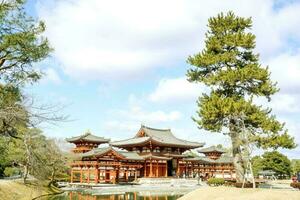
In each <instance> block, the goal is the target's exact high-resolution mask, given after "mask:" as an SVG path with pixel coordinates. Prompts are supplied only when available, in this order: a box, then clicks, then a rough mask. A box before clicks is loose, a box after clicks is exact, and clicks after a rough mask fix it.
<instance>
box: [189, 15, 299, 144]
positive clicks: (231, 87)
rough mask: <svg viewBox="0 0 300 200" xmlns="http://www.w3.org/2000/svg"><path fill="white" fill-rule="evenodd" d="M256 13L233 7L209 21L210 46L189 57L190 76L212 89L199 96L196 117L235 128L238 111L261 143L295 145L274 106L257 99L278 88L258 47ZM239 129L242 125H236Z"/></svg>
mask: <svg viewBox="0 0 300 200" xmlns="http://www.w3.org/2000/svg"><path fill="white" fill-rule="evenodd" d="M251 27H252V20H251V18H243V17H238V16H236V15H235V14H234V13H232V12H229V13H228V14H226V15H224V14H223V13H221V14H219V15H218V16H217V17H212V18H210V19H209V21H208V28H209V30H208V31H207V33H206V40H205V48H204V49H203V51H201V52H200V53H197V54H195V55H193V56H190V57H189V58H188V63H189V64H191V65H192V66H193V67H192V68H191V69H189V70H188V73H187V76H188V80H189V81H191V82H198V83H204V84H205V85H206V86H208V87H209V88H210V93H209V94H203V95H202V96H201V97H200V98H199V99H198V108H199V110H198V111H197V114H198V117H197V118H193V119H194V121H195V122H196V123H197V124H198V126H199V128H200V129H205V130H209V131H212V132H221V131H224V130H229V135H230V134H231V133H232V131H233V128H232V127H233V125H234V123H235V122H234V121H233V120H232V119H233V118H234V117H237V118H239V119H241V120H243V121H244V124H245V127H246V129H247V130H248V131H250V133H251V135H252V137H251V138H249V139H250V140H251V141H252V142H253V143H255V144H256V145H257V146H258V147H261V148H264V149H267V148H275V149H277V148H278V147H283V148H289V149H291V148H294V147H295V146H296V144H295V143H294V139H293V138H292V137H291V136H290V135H288V132H287V130H286V129H285V128H284V123H280V122H279V121H278V120H277V119H276V117H275V116H274V115H272V114H271V109H269V108H263V107H261V106H257V105H255V104H254V103H253V98H255V97H265V98H267V99H268V100H271V98H270V97H271V95H273V94H275V93H276V92H278V91H279V89H278V88H277V87H276V83H274V82H272V81H271V80H270V72H269V70H268V67H264V66H262V65H261V64H260V63H259V55H258V54H256V53H254V52H253V50H254V48H255V35H254V34H252V33H251V32H250V29H251ZM235 131H237V132H240V131H241V130H236V129H235Z"/></svg>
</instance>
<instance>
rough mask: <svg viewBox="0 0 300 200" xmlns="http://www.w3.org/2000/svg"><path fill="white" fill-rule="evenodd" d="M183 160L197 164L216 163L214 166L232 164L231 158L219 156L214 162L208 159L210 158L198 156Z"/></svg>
mask: <svg viewBox="0 0 300 200" xmlns="http://www.w3.org/2000/svg"><path fill="white" fill-rule="evenodd" d="M183 160H186V161H192V162H199V163H216V164H222V163H233V158H232V157H229V156H221V157H220V158H218V159H216V160H214V159H210V158H208V157H204V156H199V157H194V158H184V159H183Z"/></svg>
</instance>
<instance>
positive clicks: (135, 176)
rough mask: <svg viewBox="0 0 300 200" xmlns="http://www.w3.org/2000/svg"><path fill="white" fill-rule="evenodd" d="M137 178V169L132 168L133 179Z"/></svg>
mask: <svg viewBox="0 0 300 200" xmlns="http://www.w3.org/2000/svg"><path fill="white" fill-rule="evenodd" d="M136 180H137V169H135V170H134V181H136Z"/></svg>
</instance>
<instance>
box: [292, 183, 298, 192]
mask: <svg viewBox="0 0 300 200" xmlns="http://www.w3.org/2000/svg"><path fill="white" fill-rule="evenodd" d="M291 187H293V188H298V189H299V190H300V183H291Z"/></svg>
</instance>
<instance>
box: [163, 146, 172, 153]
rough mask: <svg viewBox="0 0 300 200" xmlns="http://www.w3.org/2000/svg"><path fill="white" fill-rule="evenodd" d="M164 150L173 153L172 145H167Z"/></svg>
mask: <svg viewBox="0 0 300 200" xmlns="http://www.w3.org/2000/svg"><path fill="white" fill-rule="evenodd" d="M164 151H165V152H167V153H171V152H172V148H171V147H166V148H165V149H164Z"/></svg>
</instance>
